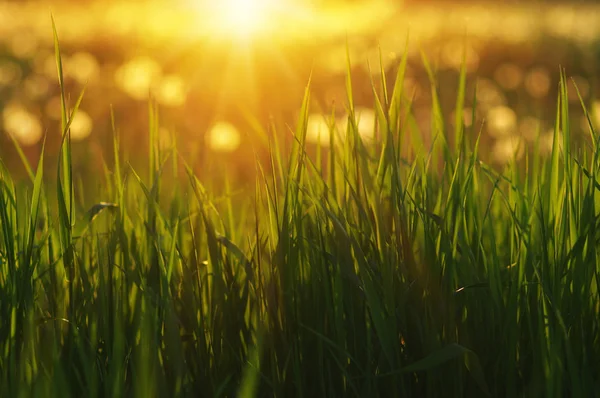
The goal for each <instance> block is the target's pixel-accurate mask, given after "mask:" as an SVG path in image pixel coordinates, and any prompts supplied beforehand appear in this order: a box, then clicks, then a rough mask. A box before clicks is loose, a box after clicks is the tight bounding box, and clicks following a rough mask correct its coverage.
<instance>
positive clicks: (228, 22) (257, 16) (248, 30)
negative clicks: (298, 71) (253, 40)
mask: <svg viewBox="0 0 600 398" xmlns="http://www.w3.org/2000/svg"><path fill="white" fill-rule="evenodd" d="M201 3H202V2H201ZM204 3H206V2H204ZM276 4H278V2H276V1H275V0H220V1H210V3H209V5H208V6H206V5H204V4H199V5H198V6H197V8H198V14H199V16H200V17H201V18H202V22H203V24H209V25H210V27H211V31H212V32H213V33H218V34H219V35H221V36H229V37H232V36H233V37H238V38H244V39H248V38H249V37H250V36H251V35H255V34H259V33H261V31H264V30H265V29H266V28H267V27H268V25H269V24H270V22H271V20H272V19H273V18H274V16H275V14H276V11H277V10H276V8H277V7H276ZM280 5H281V4H279V6H280Z"/></svg>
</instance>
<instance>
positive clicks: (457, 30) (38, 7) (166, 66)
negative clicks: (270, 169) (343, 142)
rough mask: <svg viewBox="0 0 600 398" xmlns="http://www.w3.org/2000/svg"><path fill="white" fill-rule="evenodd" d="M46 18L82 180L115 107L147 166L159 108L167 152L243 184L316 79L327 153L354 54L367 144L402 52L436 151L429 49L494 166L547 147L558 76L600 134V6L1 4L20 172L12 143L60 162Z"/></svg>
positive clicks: (318, 129) (313, 135) (5, 132)
mask: <svg viewBox="0 0 600 398" xmlns="http://www.w3.org/2000/svg"><path fill="white" fill-rule="evenodd" d="M51 14H52V15H54V18H55V21H56V26H57V29H58V33H59V38H60V44H61V49H62V53H63V64H64V74H65V84H66V92H67V94H68V95H69V96H70V103H71V105H72V104H73V103H74V102H75V100H76V98H77V97H78V95H79V94H80V92H81V91H82V90H83V89H84V88H85V96H84V99H83V102H82V105H81V108H80V111H79V112H78V113H77V115H76V116H75V119H74V120H73V123H72V126H71V130H72V131H71V132H72V138H73V142H74V145H75V161H76V165H77V167H78V169H80V170H81V172H88V171H93V169H98V170H102V162H103V161H106V162H110V161H111V148H112V128H111V109H112V110H114V117H115V122H116V126H117V129H118V131H119V133H120V135H121V137H122V139H121V144H122V147H123V150H124V152H127V153H128V154H129V155H128V156H129V158H130V160H131V161H132V162H134V163H135V161H136V154H139V155H140V158H143V157H144V156H145V154H146V153H147V152H146V149H142V148H146V146H145V145H144V142H145V140H146V136H147V129H148V122H147V120H148V101H149V99H150V98H153V99H154V100H155V101H156V103H157V105H158V109H159V111H160V126H161V127H160V136H161V143H162V145H163V146H164V147H169V146H170V145H173V143H174V141H176V142H177V146H178V148H179V150H180V152H182V153H183V155H184V156H187V157H188V158H189V159H197V160H203V161H204V162H207V161H209V162H210V160H211V159H219V161H220V162H224V164H228V165H229V167H231V168H233V169H236V170H237V171H236V172H237V173H238V174H239V175H240V176H241V177H243V176H244V173H246V172H247V170H248V169H254V167H253V166H252V162H253V161H254V156H255V153H257V152H259V153H260V152H261V151H265V150H266V146H265V145H263V143H264V142H263V141H261V139H264V136H263V135H261V134H260V133H258V130H260V129H259V128H258V127H259V126H262V127H263V128H264V127H266V126H268V125H269V124H272V125H275V126H277V131H278V132H279V134H282V135H288V136H289V135H290V133H289V128H287V127H286V126H294V125H295V120H296V118H297V116H298V110H299V108H300V105H301V101H302V96H303V92H304V88H305V85H306V83H307V81H308V79H309V76H311V71H312V91H313V94H312V98H313V104H312V107H313V108H312V109H311V117H310V120H309V132H308V134H309V138H310V139H311V142H312V144H311V145H313V144H314V143H316V142H317V141H319V140H321V142H322V143H324V144H326V143H327V142H328V139H327V137H326V135H327V132H326V130H327V123H328V122H327V121H326V119H325V118H324V117H323V116H322V114H323V113H325V114H327V115H333V118H332V119H331V120H334V121H335V123H336V124H335V125H336V126H337V128H338V131H340V134H342V135H343V130H344V122H345V109H344V104H345V73H346V66H347V65H346V48H348V50H349V54H350V59H351V65H352V68H351V69H352V77H353V85H354V91H355V93H354V99H355V102H356V105H357V111H358V114H359V115H360V121H359V129H360V132H361V134H363V133H364V137H365V139H366V140H367V141H368V140H370V139H371V138H372V137H373V130H374V127H373V126H374V114H373V112H372V106H373V94H372V88H371V79H370V76H372V77H374V81H375V82H376V86H377V87H379V88H380V87H381V84H380V82H381V76H380V73H381V70H383V71H385V73H386V75H387V81H388V84H390V85H391V84H392V83H393V79H394V77H395V73H396V70H397V68H398V64H399V61H400V58H401V56H402V54H403V53H404V52H405V51H406V52H407V54H408V57H409V58H408V59H409V61H408V70H407V75H406V79H405V82H404V85H405V93H406V96H407V101H408V100H410V99H412V109H413V114H414V117H415V122H416V124H415V126H414V128H418V129H419V133H420V134H422V136H423V137H424V139H425V141H426V142H427V140H430V139H431V137H430V132H431V128H430V126H431V91H430V90H431V88H430V83H429V80H428V78H427V73H426V71H425V69H424V68H423V62H422V58H421V54H422V53H423V54H425V55H426V56H427V58H428V60H429V62H430V63H431V65H432V68H433V69H434V70H435V72H436V75H437V87H438V89H439V94H440V99H441V106H442V109H443V112H444V116H445V117H446V119H447V124H446V126H447V127H448V129H449V131H453V126H452V124H453V123H454V120H455V117H454V115H453V109H454V104H455V100H456V95H457V86H458V76H459V71H460V67H461V63H462V62H463V55H464V60H465V62H466V68H467V71H468V80H467V102H466V106H467V109H466V110H465V112H464V115H463V122H464V123H465V125H466V126H467V127H470V129H469V131H471V133H473V134H476V133H479V131H480V130H481V131H482V133H483V137H484V141H483V142H484V144H483V145H482V147H483V150H484V152H485V154H486V156H487V157H488V159H489V161H490V162H494V163H496V164H500V165H501V164H503V163H504V162H506V161H507V159H509V158H510V157H511V156H513V154H516V156H517V158H519V157H522V156H523V154H524V153H525V151H526V150H528V148H531V147H532V146H533V143H534V142H536V140H539V143H540V150H541V151H542V152H544V153H547V152H548V151H549V150H550V149H551V145H552V142H551V134H552V129H553V123H554V119H555V113H556V95H557V88H558V80H559V67H563V68H565V71H566V75H567V77H568V78H569V84H570V87H569V88H570V90H569V101H570V105H571V106H570V114H571V117H572V120H573V121H574V123H573V126H572V129H573V133H574V134H578V135H580V136H582V137H585V135H586V134H588V127H587V121H586V120H585V118H584V116H583V112H582V110H581V104H580V100H579V98H578V95H577V92H576V91H575V89H574V87H575V86H577V88H578V90H579V93H580V95H581V97H582V99H583V101H584V103H585V104H586V106H588V107H589V110H590V112H591V115H592V121H593V122H594V123H596V122H598V123H600V118H599V117H600V102H599V101H597V98H598V96H599V94H600V92H599V89H600V87H599V82H598V75H599V74H598V71H599V69H598V67H599V61H600V42H599V39H600V4H598V2H595V1H581V2H561V1H543V2H542V1H503V2H497V1H482V0H476V1H467V0H462V1H449V0H435V1H434V0H432V1H416V0H414V1H402V2H401V1H391V0H390V1H387V0H380V1H377V0H372V1H367V0H352V1H330V0H312V1H310V0H278V1H270V0H255V1H251V0H220V1H203V0H169V1H167V0H164V1H159V0H153V1H146V0H137V1H134V0H128V1H118V0H103V1H99V0H85V1H83V0H77V1H67V0H62V1H52V2H48V1H6V0H5V1H0V157H1V158H2V159H3V161H4V162H5V163H9V164H14V165H16V164H17V163H16V162H17V160H18V157H17V154H16V151H15V149H14V145H13V143H12V142H11V140H10V137H11V136H12V137H13V138H14V139H15V140H17V141H18V142H19V143H20V144H21V145H22V146H23V148H24V149H25V152H26V155H27V156H29V157H30V158H31V159H37V157H38V156H39V153H40V150H41V143H42V141H43V137H44V136H45V135H47V151H48V158H49V160H48V164H51V165H53V166H52V167H54V164H55V163H53V162H52V160H53V159H55V158H56V156H57V150H58V145H59V142H60V141H59V139H60V97H59V87H58V79H57V71H56V59H55V56H54V49H53V35H52V27H51ZM407 43H408V47H407ZM346 46H348V47H346ZM380 54H381V56H380ZM380 63H381V66H382V68H380V67H379V65H380ZM390 87H391V86H390ZM475 95H476V96H477V103H478V105H477V110H476V112H475V113H474V114H473V112H472V109H471V108H470V107H471V103H472V100H473V98H474V96H475ZM332 109H334V111H333V112H332ZM473 116H474V117H473ZM331 120H329V123H330V124H331ZM261 137H262V138H261ZM142 164H145V163H142ZM15 167H16V166H15Z"/></svg>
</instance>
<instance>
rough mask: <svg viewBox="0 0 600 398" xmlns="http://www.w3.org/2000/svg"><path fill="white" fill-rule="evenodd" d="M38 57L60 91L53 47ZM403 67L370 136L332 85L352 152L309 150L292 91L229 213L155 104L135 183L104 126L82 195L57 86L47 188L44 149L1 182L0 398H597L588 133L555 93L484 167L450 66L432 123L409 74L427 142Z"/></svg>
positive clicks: (595, 226) (382, 91)
mask: <svg viewBox="0 0 600 398" xmlns="http://www.w3.org/2000/svg"><path fill="white" fill-rule="evenodd" d="M55 38H56V37H55ZM56 53H57V65H58V70H59V79H60V81H61V82H62V71H61V70H62V68H61V66H60V65H61V59H60V52H59V49H58V39H57V38H56ZM405 59H406V58H405ZM405 66H406V63H405V62H403V63H401V65H400V67H399V70H398V74H397V79H396V84H395V86H394V87H389V88H388V87H386V86H385V79H382V82H373V87H374V89H373V93H374V96H375V99H376V101H375V103H376V106H375V110H376V113H377V115H378V120H377V129H378V131H379V133H380V135H381V144H380V145H378V146H367V145H364V143H363V141H362V140H361V138H360V136H359V135H358V132H357V127H356V122H355V117H354V108H353V100H352V81H351V79H350V76H348V80H347V92H348V100H347V110H348V113H349V121H350V123H349V124H348V126H349V127H348V131H347V139H346V140H345V141H343V142H342V141H340V140H338V139H337V138H336V137H335V136H333V135H332V138H331V147H333V148H335V150H331V151H318V153H317V159H316V160H315V159H314V158H312V157H309V156H308V155H307V153H306V151H305V147H306V145H305V136H306V119H307V115H308V109H309V107H310V90H309V89H308V88H307V91H306V96H305V98H304V102H303V104H302V108H301V112H300V114H301V116H300V118H299V122H298V126H297V128H296V130H295V131H294V132H293V140H292V143H293V145H292V147H291V148H290V149H289V150H286V149H283V148H285V146H286V145H285V142H284V140H283V139H282V137H284V136H287V135H289V133H290V132H289V131H278V132H275V131H270V134H267V135H266V136H265V137H264V138H265V142H268V145H269V148H270V155H271V156H270V158H269V161H267V162H261V161H258V160H257V163H256V169H257V176H258V177H257V178H256V181H255V185H254V187H255V188H254V189H253V192H245V193H244V196H243V197H241V198H240V197H239V196H234V195H233V194H232V189H233V188H229V186H230V185H229V184H228V183H227V176H226V175H224V176H222V175H219V176H214V178H215V179H225V183H222V184H220V185H221V186H224V187H225V192H224V193H223V194H216V193H215V192H216V191H214V190H211V189H209V188H208V187H210V186H211V185H212V183H213V181H211V180H208V181H199V180H198V179H197V178H196V177H195V175H194V173H193V171H192V168H191V167H189V166H187V164H186V163H185V159H181V158H180V157H179V156H178V154H177V151H176V148H173V149H170V150H160V149H159V145H158V137H157V131H158V127H159V120H158V112H157V110H156V107H155V106H154V105H151V106H150V108H149V115H150V129H149V134H150V142H151V145H150V148H149V151H148V169H147V170H144V171H143V172H142V171H141V172H139V173H138V172H137V171H136V170H134V169H133V168H132V167H130V166H129V165H128V164H126V163H123V162H122V159H123V154H122V153H121V149H120V147H119V137H118V135H117V134H116V133H115V137H114V141H113V142H114V159H115V161H114V163H113V164H106V165H105V168H104V169H105V173H104V174H103V175H90V176H86V179H85V180H84V181H82V183H81V185H83V186H85V184H101V186H102V189H101V191H102V192H104V194H103V195H102V196H100V197H94V198H82V195H83V194H82V192H81V190H80V189H79V188H77V187H78V186H79V185H78V184H77V183H76V181H74V178H73V169H74V168H75V167H76V165H74V164H73V163H72V160H71V152H72V151H71V146H70V137H69V123H70V120H71V119H72V115H73V114H74V112H76V110H77V107H78V104H79V102H80V100H81V97H80V99H79V100H78V101H76V103H75V104H74V105H73V106H69V104H68V103H67V101H66V98H67V95H66V93H64V92H63V96H62V98H63V129H62V130H63V131H62V135H63V145H62V151H61V156H60V162H59V164H58V165H56V166H57V173H56V174H53V175H44V174H43V170H44V164H43V162H44V157H43V155H42V157H41V158H40V159H39V162H38V165H37V166H36V167H35V168H34V167H32V166H31V165H29V164H28V163H27V161H26V160H25V157H23V160H24V165H25V167H26V169H27V172H28V174H29V176H30V179H31V181H29V182H28V181H25V182H17V181H13V180H12V179H11V171H10V170H7V168H6V167H4V166H2V167H0V320H1V323H0V394H1V395H2V396H7V397H25V396H35V397H44V396H53V397H54V396H60V397H68V396H74V397H81V396H89V397H100V396H105V397H119V396H139V397H151V396H165V397H167V396H168V397H178V396H194V397H196V396H208V397H218V396H238V395H239V396H243V397H252V396H278V397H292V396H306V397H314V396H332V397H337V396H364V397H373V396H386V397H394V396H398V397H440V396H486V395H487V396H494V397H500V396H505V397H515V396H526V397H565V396H572V397H592V396H595V395H598V394H599V392H600V381H599V379H598V378H597V375H598V374H600V341H599V336H600V333H599V332H600V330H599V328H600V316H599V310H600V296H599V289H598V287H599V283H600V276H599V275H598V274H599V271H600V267H599V262H598V261H599V260H600V257H599V253H598V251H597V249H596V248H597V247H598V243H599V240H600V223H599V217H598V215H599V211H598V210H597V206H599V205H600V183H599V182H598V180H597V175H598V172H599V170H600V151H599V149H598V137H597V135H596V133H595V131H594V128H593V126H592V125H591V123H590V139H589V146H587V147H584V148H582V149H581V150H577V152H575V149H573V148H571V146H570V142H571V140H570V134H569V126H570V121H569V115H568V108H567V96H566V91H565V90H566V89H565V87H566V78H565V77H564V75H563V77H562V79H561V81H560V87H561V93H560V96H559V98H558V100H557V114H556V134H555V142H554V147H553V148H554V149H553V152H552V155H551V157H549V158H548V159H545V158H541V157H539V156H533V157H528V158H527V159H526V160H525V162H524V164H520V165H517V164H516V162H515V161H512V162H509V164H508V165H507V167H506V168H505V169H504V170H503V171H502V172H501V173H499V172H496V171H494V169H493V168H492V167H489V166H487V165H486V163H485V162H483V161H482V160H481V159H479V157H478V143H479V140H478V139H477V140H474V142H470V140H469V137H477V134H476V133H477V132H476V131H475V132H473V131H471V132H469V131H465V129H464V127H463V126H462V124H461V123H460V121H461V120H462V119H461V118H460V115H461V114H462V112H463V109H462V108H463V103H464V98H465V89H464V87H465V74H464V72H463V74H462V75H461V79H460V87H459V90H458V92H457V101H456V109H455V110H456V114H457V115H459V116H457V122H456V123H455V124H456V126H455V127H454V129H453V130H454V131H452V132H450V131H449V128H448V127H447V126H445V125H444V120H443V117H442V113H441V109H440V106H439V101H437V100H436V98H437V96H436V92H437V91H436V84H435V75H434V73H433V72H432V71H431V69H430V68H429V66H427V63H426V67H427V68H428V70H429V72H430V78H431V80H432V94H433V117H432V130H433V133H434V136H435V140H434V144H433V145H432V146H431V148H429V147H426V146H425V144H424V143H423V142H421V141H420V139H419V137H420V136H419V132H418V131H416V130H415V128H414V123H411V120H412V119H411V116H410V114H411V110H410V98H411V97H410V94H411V93H404V92H403V91H402V87H403V84H402V83H403V76H404V70H405V69H404V68H405ZM375 87H377V89H376V88H375ZM582 105H583V104H582ZM114 124H115V123H113V125H114ZM559 130H560V131H561V132H562V137H563V138H562V141H559V139H560V137H561V135H560V134H559ZM115 131H116V130H115ZM450 133H451V134H450ZM407 136H409V137H410V141H411V144H410V145H411V146H410V148H407V147H405V145H406V144H403V143H404V142H406V140H404V139H403V138H404V137H407ZM450 136H452V137H454V139H453V140H452V142H453V143H454V144H453V145H452V146H451V145H450V144H449V142H450V141H451V140H450V139H449V137H450ZM405 153H408V154H411V155H412V157H411V159H412V160H411V161H406V160H405V159H404V158H403V157H402V156H401V154H405ZM533 153H534V154H535V153H536V151H535V150H534V151H533ZM35 170H37V171H35ZM182 171H183V172H184V173H182ZM181 174H184V175H187V177H186V178H183V179H182V178H180V176H181ZM82 203H97V204H96V205H94V206H93V207H91V209H89V210H87V211H86V210H85V208H83V205H82ZM88 207H89V206H88Z"/></svg>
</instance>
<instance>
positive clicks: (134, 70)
mask: <svg viewBox="0 0 600 398" xmlns="http://www.w3.org/2000/svg"><path fill="white" fill-rule="evenodd" d="M161 75H162V71H161V67H160V65H159V64H158V63H157V62H156V61H155V60H153V59H152V58H149V57H139V58H134V59H132V60H131V61H129V62H128V63H126V64H124V65H122V66H121V67H120V68H119V69H118V70H117V71H116V73H115V81H116V83H117V86H118V87H119V88H120V89H121V90H123V91H125V92H126V93H127V94H128V95H129V96H130V97H132V98H134V99H136V100H139V101H144V100H147V99H148V95H149V94H150V90H151V88H152V85H153V84H154V83H155V82H156V81H157V80H158V79H159V78H160V77H161Z"/></svg>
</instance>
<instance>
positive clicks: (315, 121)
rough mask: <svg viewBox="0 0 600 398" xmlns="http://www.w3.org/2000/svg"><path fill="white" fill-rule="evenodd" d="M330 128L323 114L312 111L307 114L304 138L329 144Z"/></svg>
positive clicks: (324, 144) (325, 144)
mask: <svg viewBox="0 0 600 398" xmlns="http://www.w3.org/2000/svg"><path fill="white" fill-rule="evenodd" d="M330 136H331V129H330V127H329V126H328V125H327V121H326V120H325V118H324V117H323V115H321V114H318V113H314V114H311V115H309V116H308V120H307V122H306V140H307V141H308V142H312V143H315V144H320V145H321V146H324V147H325V146H329V139H330Z"/></svg>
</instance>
